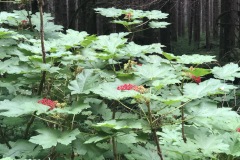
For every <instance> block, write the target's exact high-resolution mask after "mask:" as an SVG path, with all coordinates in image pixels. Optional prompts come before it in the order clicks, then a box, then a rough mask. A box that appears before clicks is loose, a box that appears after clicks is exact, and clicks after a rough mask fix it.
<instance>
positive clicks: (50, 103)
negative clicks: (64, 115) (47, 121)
mask: <svg viewBox="0 0 240 160" xmlns="http://www.w3.org/2000/svg"><path fill="white" fill-rule="evenodd" d="M38 103H41V104H43V105H46V106H49V107H50V110H52V109H54V108H55V107H56V104H57V102H54V101H52V100H51V99H47V98H43V99H41V100H39V101H38Z"/></svg>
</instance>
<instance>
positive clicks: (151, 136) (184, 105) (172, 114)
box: [0, 4, 240, 160]
mask: <svg viewBox="0 0 240 160" xmlns="http://www.w3.org/2000/svg"><path fill="white" fill-rule="evenodd" d="M39 6H40V13H35V14H32V13H31V12H30V11H26V10H19V11H16V10H15V11H13V12H11V13H10V12H0V58H1V62H0V74H1V81H0V92H1V95H0V137H1V138H0V158H3V159H57V160H61V159H74V160H78V159H79V160H91V159H92V160H104V159H114V160H120V159H121V160H125V159H127V160H146V159H149V160H159V159H160V160H194V159H201V160H202V159H212V160H215V159H236V158H237V157H239V156H240V136H239V135H240V133H239V132H240V118H239V115H238V113H237V111H236V110H237V109H238V107H239V99H238V98H239V92H238V87H237V86H235V85H234V84H233V81H234V80H235V79H236V78H240V68H239V66H238V64H234V63H229V64H226V65H224V66H217V65H215V67H213V68H209V67H208V66H209V65H211V66H213V65H212V64H217V61H216V60H215V57H214V56H208V55H197V54H193V55H182V56H175V55H174V54H171V53H165V52H163V50H164V48H163V47H164V46H162V45H161V44H160V43H155V44H150V45H138V44H136V43H134V42H133V41H131V39H132V36H133V33H134V32H135V31H137V29H136V28H138V27H141V29H147V28H149V27H150V28H162V27H166V25H168V24H167V23H166V22H162V19H164V18H166V17H167V14H165V13H162V12H160V11H155V10H153V11H141V10H132V9H126V10H121V9H115V8H109V9H106V8H97V9H96V11H97V12H98V13H100V14H101V15H103V16H107V17H110V18H111V17H112V18H113V21H112V22H113V23H117V24H122V25H124V26H126V27H127V28H128V31H129V32H121V33H111V34H110V35H99V36H97V35H89V34H88V33H87V32H85V31H82V32H78V31H75V30H71V29H68V30H67V31H66V33H63V32H62V31H63V27H62V26H60V25H55V24H54V23H53V22H52V20H53V18H52V17H51V15H50V14H48V13H44V14H43V13H42V10H41V4H40V5H39ZM29 15H31V16H29ZM160 20H161V21H160ZM145 27H146V28H145ZM162 49H163V50H162ZM232 108H235V111H234V110H233V109H232Z"/></svg>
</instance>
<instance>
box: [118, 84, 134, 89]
mask: <svg viewBox="0 0 240 160" xmlns="http://www.w3.org/2000/svg"><path fill="white" fill-rule="evenodd" d="M117 90H121V91H126V90H135V91H137V90H138V86H136V85H133V84H123V85H120V86H118V87H117Z"/></svg>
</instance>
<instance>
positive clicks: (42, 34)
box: [38, 0, 46, 95]
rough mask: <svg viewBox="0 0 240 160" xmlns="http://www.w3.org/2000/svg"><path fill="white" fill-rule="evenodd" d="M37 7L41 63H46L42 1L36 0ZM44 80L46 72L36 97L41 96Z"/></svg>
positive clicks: (43, 73) (43, 74)
mask: <svg viewBox="0 0 240 160" xmlns="http://www.w3.org/2000/svg"><path fill="white" fill-rule="evenodd" d="M38 7H39V12H40V36H41V48H42V62H43V63H46V52H45V46H44V27H43V0H38ZM45 79H46V71H43V72H42V79H41V82H40V84H39V88H38V95H41V93H42V91H43V86H44V82H45Z"/></svg>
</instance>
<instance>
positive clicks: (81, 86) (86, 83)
mask: <svg viewBox="0 0 240 160" xmlns="http://www.w3.org/2000/svg"><path fill="white" fill-rule="evenodd" d="M98 83H99V76H98V74H96V73H94V70H92V69H86V70H83V72H82V73H80V74H78V75H77V77H76V79H75V80H73V81H71V82H70V84H69V86H68V88H69V89H70V90H71V91H72V92H71V93H72V94H88V93H89V92H90V89H91V88H93V87H96V86H97V84H98Z"/></svg>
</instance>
